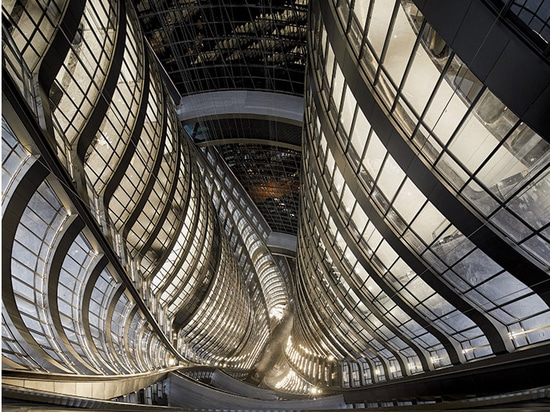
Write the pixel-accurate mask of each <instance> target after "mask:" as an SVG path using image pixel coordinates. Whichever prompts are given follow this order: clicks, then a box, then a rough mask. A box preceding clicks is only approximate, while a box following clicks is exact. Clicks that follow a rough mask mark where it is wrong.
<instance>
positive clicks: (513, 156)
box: [295, 1, 550, 386]
mask: <svg viewBox="0 0 550 412" xmlns="http://www.w3.org/2000/svg"><path fill="white" fill-rule="evenodd" d="M313 9H314V11H313V13H312V21H311V23H312V32H311V33H312V34H311V36H310V39H309V40H310V45H309V47H310V75H309V82H310V84H309V87H308V91H307V92H306V102H307V104H306V106H307V109H306V140H305V144H306V146H305V148H304V168H305V169H304V173H303V175H302V178H303V179H304V182H303V188H307V190H306V189H302V190H303V191H304V193H303V195H302V205H301V208H302V216H301V219H302V220H301V226H300V236H299V251H300V255H299V259H298V262H299V270H300V273H302V276H301V278H300V281H301V282H302V283H303V285H302V286H301V287H302V290H303V292H302V293H303V294H304V298H305V299H306V301H307V302H309V309H308V311H309V314H307V315H306V314H304V316H309V317H310V318H314V319H316V321H317V323H318V326H317V327H309V326H308V325H303V324H302V325H301V327H300V329H297V331H298V330H301V333H300V335H301V336H302V339H304V341H303V342H304V344H305V345H306V346H308V347H316V348H317V350H319V351H320V353H321V354H322V353H324V354H325V356H328V355H330V356H336V358H337V359H342V358H345V359H354V361H353V362H349V363H345V362H344V363H342V364H341V365H342V369H341V372H340V373H341V376H342V381H341V384H342V385H343V386H356V385H358V382H360V381H361V379H359V378H358V377H360V375H361V373H359V371H360V370H369V373H370V375H369V376H370V378H369V379H375V380H376V381H379V380H383V379H391V378H396V377H400V376H404V375H409V374H414V373H418V372H422V370H424V371H425V370H429V369H432V368H439V367H442V366H445V365H449V364H450V363H453V364H455V363H462V362H465V361H468V360H472V359H477V358H482V357H487V356H489V355H492V354H493V353H496V352H501V351H502V350H506V351H513V350H514V349H515V348H520V347H525V346H529V345H533V344H536V343H538V342H541V341H544V340H547V339H548V337H547V335H548V333H547V332H548V328H549V327H550V309H549V307H548V304H547V302H546V301H545V300H544V299H543V298H541V296H539V294H538V293H537V292H536V290H540V289H538V287H539V286H540V285H538V284H530V283H526V282H527V279H529V278H527V277H522V275H521V273H518V272H517V271H513V272H512V271H510V270H507V266H506V264H501V262H500V261H498V260H495V258H494V257H491V256H489V254H488V252H487V251H486V249H485V247H486V245H484V244H480V243H479V240H477V238H475V237H473V236H472V235H471V233H467V234H464V233H463V232H462V231H461V230H460V229H459V228H458V227H457V224H458V223H456V222H455V219H458V217H457V216H454V215H453V214H452V213H450V211H449V210H450V209H448V208H447V209H445V208H443V209H442V207H441V201H440V200H439V199H437V198H436V197H435V196H436V194H433V193H426V188H425V185H423V184H421V181H420V180H419V179H421V177H420V176H421V173H422V172H420V170H421V167H420V166H418V164H417V163H415V162H413V161H411V160H407V163H404V161H403V158H404V157H403V156H402V155H396V154H397V152H398V151H399V150H400V148H399V146H398V145H396V144H395V143H394V142H393V141H392V139H394V140H395V139H405V141H407V142H408V144H409V147H410V148H411V149H412V153H415V154H416V155H417V156H418V157H419V159H421V160H422V164H423V166H422V167H427V170H428V171H429V170H431V173H433V176H434V177H435V178H436V179H438V180H439V182H441V183H443V184H444V185H445V186H444V187H446V188H447V189H448V190H450V191H451V193H452V194H453V195H454V196H455V197H456V198H457V199H459V200H460V207H462V208H474V209H475V210H476V212H475V213H476V216H479V219H480V223H479V224H480V225H481V226H486V225H488V226H487V227H488V228H490V230H491V231H493V232H494V233H498V236H505V237H506V238H507V239H510V240H512V241H513V242H514V243H515V244H516V245H518V246H519V247H520V248H522V249H523V251H524V252H526V253H524V254H521V252H519V250H518V251H517V252H516V253H518V256H522V258H525V257H526V256H528V259H529V260H530V262H532V263H533V264H534V265H535V266H538V267H539V268H540V267H543V265H545V264H548V256H550V253H548V238H547V237H546V236H545V233H546V232H547V231H548V230H549V229H548V225H549V221H548V219H545V215H546V214H547V213H546V212H545V211H547V210H548V207H549V206H550V202H549V201H548V199H550V197H549V196H547V189H546V186H547V185H548V183H550V180H548V177H549V170H550V168H549V164H550V150H549V147H548V143H547V142H546V141H545V140H543V139H542V138H541V137H540V136H538V135H537V134H536V133H534V132H533V131H532V130H530V129H529V127H528V126H527V125H526V124H525V123H523V122H522V121H521V119H519V118H518V117H517V116H515V115H514V114H513V113H511V112H510V111H509V110H508V109H507V108H506V107H504V106H503V105H502V103H501V102H500V101H499V100H498V99H497V98H496V97H495V96H494V95H493V94H492V93H491V91H490V90H489V89H487V88H486V86H484V85H483V84H482V83H481V82H480V81H479V80H478V79H477V78H475V76H474V75H473V74H472V73H471V72H470V71H469V70H468V68H467V67H466V66H465V65H464V64H463V63H462V62H461V60H460V58H459V57H458V56H457V55H456V54H455V53H454V52H453V51H452V50H451V49H450V48H449V47H448V46H447V45H446V44H445V42H444V41H443V39H441V37H439V36H438V34H437V33H436V32H435V31H434V30H433V28H431V27H430V25H429V23H428V22H427V21H426V20H425V19H424V18H423V16H422V15H421V14H420V12H419V11H418V10H417V9H416V7H415V6H414V4H413V3H412V2H410V1H395V2H390V3H384V2H348V1H334V2H331V4H330V5H329V4H325V3H323V4H318V3H314V7H313ZM326 19H328V20H330V21H329V22H328V23H327V21H326ZM327 24H328V25H330V27H329V28H328V29H327V28H326V25H327ZM338 36H344V37H345V42H347V44H346V47H345V51H342V50H343V49H341V48H340V49H339V50H334V49H333V45H332V43H333V42H335V41H336V40H335V39H337V38H338ZM340 47H342V46H340ZM344 59H346V60H345V64H344ZM352 72H355V73H354V74H352ZM362 82H363V85H362V84H361V83H362ZM363 89H364V90H363ZM367 91H368V92H369V93H373V94H374V96H375V102H376V103H375V104H378V105H379V106H380V108H382V113H384V114H385V115H386V116H387V117H389V118H390V119H391V120H392V123H388V124H391V125H393V126H392V127H395V132H393V134H392V131H391V129H390V128H388V127H386V126H385V129H381V128H380V126H379V125H380V122H379V121H375V125H376V127H373V126H372V125H371V120H370V118H369V117H370V116H373V115H372V114H371V108H370V107H369V106H367V105H366V104H365V99H364V98H363V97H360V95H359V94H360V93H364V92H367ZM358 96H359V97H358ZM388 136H390V137H388ZM394 136H395V137H394ZM518 139H519V140H518ZM520 141H521V143H519V142H520ZM430 168H431V169H430ZM467 210H470V209H467ZM461 227H464V225H463V224H462V226H461ZM475 231H476V230H475V228H474V229H473V230H472V232H473V233H475ZM473 239H475V240H473ZM516 250H517V249H516ZM314 251H315V252H314ZM527 253H528V255H527ZM320 262H322V263H320ZM305 273H307V274H308V275H307V276H304V274H305ZM302 310H303V311H305V309H304V308H302ZM321 325H323V326H325V327H327V328H328V329H329V330H331V331H332V333H331V334H329V338H328V339H327V338H326V337H323V336H321V335H325V334H323V333H319V332H318V331H316V329H319V328H320V326H321ZM295 329H296V328H295ZM325 336H326V335H325ZM327 340H330V341H331V342H328V341H327ZM323 341H324V342H323ZM320 342H323V343H324V344H325V345H326V347H324V348H323V346H322V345H320V344H319V343H320ZM368 354H372V355H371V356H365V358H364V363H363V361H359V360H358V359H359V358H361V357H362V356H361V355H368ZM363 365H367V366H368V367H367V368H364V367H363ZM304 373H306V374H307V368H306V369H304ZM362 374H363V376H367V374H366V373H364V372H362ZM312 377H313V376H312ZM354 382H355V383H354Z"/></svg>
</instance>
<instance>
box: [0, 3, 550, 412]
mask: <svg viewBox="0 0 550 412" xmlns="http://www.w3.org/2000/svg"><path fill="white" fill-rule="evenodd" d="M153 3H155V2H147V1H139V2H137V3H136V9H134V4H132V3H131V2H125V1H120V2H115V1H104V0H93V1H90V2H86V3H82V2H66V1H42V2H32V1H31V2H6V3H5V4H3V6H2V10H3V21H5V24H4V25H3V51H4V53H3V74H4V76H5V79H4V80H3V113H2V211H3V215H2V226H3V227H2V230H3V232H2V237H3V240H2V242H3V255H2V301H3V308H2V343H3V349H2V355H3V369H4V370H5V371H7V372H8V374H9V375H10V376H19V375H18V374H21V373H23V372H24V373H28V374H31V375H32V376H36V377H39V378H38V379H42V380H44V381H47V380H49V379H50V376H51V375H52V374H55V375H56V376H57V375H60V376H63V377H64V378H63V379H66V378H67V376H71V377H94V379H107V378H108V379H117V378H119V377H120V378H121V379H126V378H128V379H136V377H139V378H141V377H148V378H149V379H151V380H155V381H156V380H158V378H157V375H159V374H162V373H164V372H165V371H168V370H174V369H175V368H176V367H178V368H189V369H187V372H186V374H187V376H198V377H199V379H200V376H207V377H209V379H212V377H213V376H214V372H213V370H215V369H223V370H224V371H225V372H226V373H228V374H229V375H231V376H233V377H234V378H235V379H239V380H242V381H245V382H247V383H249V384H253V385H256V386H258V387H269V388H271V389H272V390H273V391H274V393H273V396H275V397H276V399H278V400H282V399H289V398H293V397H296V396H298V397H303V396H308V397H311V398H318V397H323V396H325V392H326V393H331V394H334V393H337V394H340V395H341V396H342V399H343V400H342V402H344V401H345V402H346V403H348V404H349V405H352V404H355V405H356V406H361V405H363V406H365V405H367V406H395V405H396V404H397V403H396V402H399V405H409V404H412V403H413V402H414V403H418V402H423V400H421V399H424V400H425V399H426V398H424V397H423V396H424V395H422V394H418V396H417V394H416V393H413V394H410V393H409V392H410V389H408V388H409V387H408V386H407V385H409V384H411V382H412V385H415V384H418V382H427V381H428V380H430V379H436V380H438V379H439V378H441V382H438V383H437V384H441V385H442V386H441V387H443V386H444V384H445V383H449V382H451V383H452V384H453V385H454V383H455V382H457V381H455V379H462V378H461V373H466V372H464V371H474V372H475V373H478V372H479V371H482V372H483V371H489V372H487V374H488V375H489V376H491V374H492V376H493V377H495V379H496V378H498V376H497V374H498V373H500V372H502V373H503V374H504V375H505V376H507V377H509V375H511V374H512V373H513V372H506V370H508V369H507V368H508V367H510V368H511V366H509V364H511V363H513V362H519V365H520V367H523V366H525V367H527V370H528V371H532V370H534V369H535V368H536V366H533V365H534V364H535V363H536V362H535V361H534V360H533V359H537V358H536V356H539V355H538V354H539V352H546V358H544V359H548V355H547V354H548V351H547V348H548V345H549V342H548V340H549V339H550V307H549V305H550V281H549V278H548V267H549V265H550V219H549V218H548V215H550V146H549V145H550V143H549V141H550V140H549V139H550V138H549V136H548V135H547V134H546V132H547V131H546V130H545V129H544V122H532V115H531V114H529V113H527V114H525V113H519V112H517V111H516V110H515V109H516V108H517V107H518V106H517V105H515V104H510V101H509V98H508V97H507V95H506V93H503V91H502V90H500V89H499V87H498V86H495V85H494V84H493V83H491V81H490V80H487V79H488V77H487V76H484V75H483V73H482V70H480V69H479V67H478V66H479V65H478V64H477V63H478V62H479V60H483V58H484V56H476V55H474V56H473V57H472V56H468V55H464V53H463V51H462V49H460V51H459V49H457V50H454V48H455V44H456V45H457V47H459V46H460V44H459V42H455V39H448V38H447V39H445V38H444V37H445V36H444V35H443V33H440V32H438V31H437V30H436V29H435V27H436V26H437V27H440V22H438V21H436V20H437V18H438V15H437V13H434V12H433V10H431V9H429V7H428V5H426V4H422V5H421V4H420V3H421V2H416V1H413V0H393V1H383V2H382V1H374V0H372V1H368V0H365V1H362V0H361V1H358V0H355V1H354V0H330V1H320V0H314V1H311V3H310V4H309V5H308V4H307V3H306V2H305V1H292V2H284V4H283V3H281V4H279V3H276V2H267V3H265V5H264V3H263V2H260V3H261V4H254V5H252V4H249V3H248V2H235V3H233V2H229V3H228V2H223V1H217V2H210V3H209V2H202V1H187V2H181V4H178V5H172V6H170V7H169V6H168V5H167V4H165V3H164V2H157V3H155V4H153ZM230 3H231V4H230ZM245 3H246V4H245ZM271 3H273V4H271ZM427 3H429V2H427ZM245 6H246V7H245ZM307 7H309V12H307V11H306V10H307ZM476 7H477V6H476ZM483 7H485V8H486V9H487V10H488V13H494V12H495V11H496V12H497V13H498V14H499V16H498V19H497V20H496V21H497V23H498V24H497V23H495V25H494V26H495V27H498V30H501V29H502V27H505V28H507V30H509V33H508V34H509V36H510V39H512V40H513V42H512V40H510V42H511V43H513V44H516V43H515V42H516V41H521V42H522V43H521V45H522V47H524V48H525V49H526V50H530V51H531V52H533V53H534V55H536V56H537V58H540V61H541V65H543V64H546V65H547V63H548V62H547V61H546V60H545V59H547V57H548V47H547V46H545V44H543V43H541V39H542V40H543V41H545V39H547V38H548V24H547V22H548V15H547V8H546V7H545V6H544V5H543V4H542V3H541V2H538V3H537V2H530V3H529V4H527V3H525V4H521V2H519V1H509V2H506V3H504V2H499V1H496V0H494V1H492V2H486V3H484V5H483ZM308 13H309V14H308ZM306 18H307V26H306ZM511 26H513V27H512V28H510V27H511ZM527 28H528V29H527ZM460 30H462V31H464V30H466V29H465V28H461V29H460ZM491 30H492V29H491ZM502 30H504V29H502ZM531 31H535V32H536V33H537V35H538V37H539V39H538V40H536V39H534V38H533V33H532V32H531ZM499 33H501V32H499ZM493 34H494V33H493ZM306 41H307V45H306ZM459 48H460V47H459ZM479 50H481V49H479ZM479 50H478V51H479ZM159 60H160V63H162V64H164V66H161V64H159ZM306 60H307V70H306V69H305V66H306ZM472 61H473V62H474V63H472ZM304 71H305V72H304ZM548 73H549V76H548V77H549V79H550V69H549V70H548ZM304 74H305V76H304ZM168 76H170V78H171V81H173V82H174V84H175V86H176V88H177V89H178V90H179V91H178V92H175V91H174V87H173V86H174V84H172V83H171V82H170V79H169V78H168ZM304 79H305V82H304ZM533 81H534V82H535V81H539V80H536V79H535V80H533ZM542 83H543V81H541V89H542V91H541V96H543V97H544V96H545V94H544V93H546V92H545V90H546V89H547V90H550V85H547V84H546V83H545V84H542ZM548 83H550V81H548ZM545 85H546V86H545ZM545 87H546V89H545ZM231 89H245V90H250V91H256V92H257V91H260V90H261V91H262V92H265V91H269V92H271V94H273V93H286V94H290V95H294V96H293V97H296V96H302V91H304V89H305V92H304V93H303V97H304V108H305V112H304V118H303V124H302V125H297V124H296V122H297V121H296V119H294V120H292V119H290V117H289V118H288V119H282V120H281V119H280V118H277V119H274V118H271V117H270V115H269V114H267V115H266V114H265V113H263V114H262V115H259V116H257V117H256V114H257V113H256V114H255V112H254V111H250V113H248V112H245V111H244V110H243V111H242V112H238V114H237V115H235V116H234V117H232V116H230V115H227V113H229V111H228V112H227V113H225V112H224V113H225V114H224V115H221V116H220V117H219V118H217V117H216V116H212V117H209V116H210V115H209V116H206V117H205V118H201V117H200V116H199V117H197V118H195V117H190V118H189V119H187V120H189V123H187V124H185V127H184V125H183V124H182V123H181V122H180V119H179V118H178V111H177V110H176V109H177V107H178V104H179V103H180V102H179V101H177V100H178V98H179V96H178V93H181V94H182V95H184V97H185V95H188V94H199V93H203V92H207V91H225V90H231ZM269 94H270V93H266V95H269ZM258 96H259V95H256V97H255V98H258ZM541 99H543V98H541ZM222 100H223V99H222ZM197 101H199V100H197ZM220 101H221V100H220ZM229 101H231V100H230V99H228V100H226V101H225V102H229ZM504 101H506V102H508V103H506V104H505V103H504ZM537 104H539V105H540V101H536V102H534V103H533V106H536V105H537ZM512 106H513V107H512ZM180 108H181V106H180ZM243 113H244V114H243ZM266 113H267V111H266ZM541 125H542V126H541ZM300 131H301V132H300ZM269 139H271V141H269ZM273 233H276V234H283V233H284V234H285V235H291V236H290V237H291V238H293V236H296V238H297V245H298V246H297V249H296V251H295V255H290V254H289V255H285V254H282V255H278V254H277V253H280V249H283V248H284V246H285V245H282V246H281V245H275V246H272V244H270V246H268V239H272V237H271V235H272V234H273ZM285 239H287V238H285ZM277 246H279V247H280V249H277ZM270 248H272V249H270ZM276 250H277V251H276ZM291 256H292V257H291ZM294 256H295V258H294ZM537 351H538V352H537ZM533 353H535V354H536V356H535V355H532V354H533ZM507 356H508V357H507ZM501 359H505V361H502V362H504V363H505V364H506V365H507V368H502V364H501V363H499V362H501ZM510 359H512V360H510ZM521 362H524V363H521ZM547 363H548V361H547ZM514 365H516V364H515V363H514ZM514 367H516V366H514ZM520 367H518V369H520ZM468 368H470V369H468ZM498 368H502V370H499V369H498ZM266 370H267V371H268V372H266ZM509 370H512V369H509ZM520 370H521V369H520ZM495 371H500V372H495ZM476 376H477V375H476ZM434 377H435V378H434ZM424 379H426V381H424ZM506 379H508V378H506ZM509 380H510V379H509ZM517 380H518V382H515V385H516V386H511V387H510V388H512V389H514V390H516V389H517V390H519V389H521V388H523V386H521V385H534V384H532V383H531V382H533V381H528V382H527V381H526V382H527V383H523V382H521V379H520V378H518V379H517ZM403 382H405V383H403ZM536 382H537V384H540V383H541V382H542V383H546V384H548V382H543V379H542V378H541V379H540V380H537V381H536ZM151 383H153V382H152V381H151V382H150V383H148V384H151ZM379 383H383V385H377V384H379ZM26 384H27V385H30V384H28V383H26ZM394 385H395V386H394ZM421 385H424V383H422V384H421ZM421 385H420V386H421ZM469 385H470V386H469V387H467V388H466V389H464V391H467V392H465V393H461V394H460V396H462V397H468V396H470V395H471V394H472V393H477V392H475V390H476V389H477V388H473V387H472V384H471V383H469ZM483 385H490V383H485V382H483ZM454 386H456V387H457V388H459V389H461V390H462V386H461V385H459V384H457V385H454ZM143 387H144V386H141V387H139V388H136V389H143ZM372 387H374V390H376V389H377V388H380V387H384V388H390V389H389V390H390V391H391V390H394V391H395V393H399V399H400V400H399V401H395V402H394V401H390V400H388V402H385V401H382V400H379V401H372V402H367V401H366V400H367V399H381V398H378V397H375V395H372V398H369V396H370V395H368V394H367V392H366V391H368V390H370V388H372ZM532 387H533V386H529V389H531V388H532ZM21 388H23V389H25V390H34V389H36V388H33V387H31V386H28V387H25V386H24V385H23V386H22V387H21ZM155 388H156V387H155ZM507 388H508V386H507ZM136 389H134V391H135V390H136ZM256 389H258V388H256ZM325 389H328V390H325ZM415 389H416V390H419V387H416V388H415ZM512 389H509V390H512ZM119 390H120V391H123V390H125V388H119ZM151 390H152V389H151V387H149V389H148V391H149V392H151ZM402 390H403V391H404V392H402ZM405 390H406V391H405ZM498 390H501V389H498ZM502 390H504V389H502ZM361 391H365V392H361ZM407 391H409V392H407ZM487 393H490V391H489V390H487ZM77 395H79V396H83V397H89V396H88V395H87V393H85V392H80V393H78V394H77ZM123 395H126V393H123V392H119V393H116V394H115V393H113V394H112V395H110V396H109V398H108V399H121V398H120V397H121V396H123ZM429 395H430V396H432V397H437V396H439V394H438V393H430V394H429ZM376 396H378V395H376ZM384 396H388V395H387V393H384ZM416 396H417V397H416ZM457 396H459V395H457ZM149 397H150V396H149ZM252 398H254V397H252ZM344 398H345V399H344ZM391 398H392V399H393V398H395V397H391ZM254 399H255V398H254ZM355 401H357V402H355ZM236 409H238V408H236ZM271 409H274V410H275V409H284V408H278V407H273V408H271ZM288 409H292V408H290V407H289V408H288Z"/></svg>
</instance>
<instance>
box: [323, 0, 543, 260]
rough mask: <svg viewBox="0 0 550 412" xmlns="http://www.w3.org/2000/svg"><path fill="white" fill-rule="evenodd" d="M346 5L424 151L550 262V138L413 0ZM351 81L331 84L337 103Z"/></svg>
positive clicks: (395, 108)
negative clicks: (549, 195) (479, 73)
mask: <svg viewBox="0 0 550 412" xmlns="http://www.w3.org/2000/svg"><path fill="white" fill-rule="evenodd" d="M339 11H341V12H342V15H343V16H344V17H343V18H344V22H343V24H344V25H345V24H346V22H347V19H348V18H349V23H350V25H351V27H358V28H359V29H358V30H357V33H355V32H354V30H353V29H351V31H350V32H349V33H348V34H349V35H348V37H347V38H348V41H349V42H350V44H351V45H352V47H354V48H355V49H356V50H357V53H359V56H360V58H359V59H358V62H359V64H360V65H361V67H362V69H363V70H364V71H365V72H366V73H367V75H368V76H369V79H370V81H371V82H372V84H373V86H374V89H375V91H376V92H377V94H378V95H379V96H380V97H381V98H382V99H383V101H384V103H385V105H386V107H387V109H388V110H390V112H391V115H392V117H393V118H394V119H395V120H396V121H397V122H398V124H399V125H400V127H401V130H402V131H403V132H404V133H405V135H406V137H407V138H408V139H410V141H411V142H412V144H414V145H415V146H416V147H417V148H418V149H419V150H420V154H421V156H423V158H424V160H425V161H426V162H427V163H429V164H431V165H433V166H434V167H435V168H436V169H437V170H438V171H439V172H440V173H441V175H442V177H443V178H444V179H445V180H446V181H447V182H448V184H450V185H451V186H452V187H453V188H454V189H455V190H456V192H457V194H458V195H459V196H460V198H461V199H462V200H463V201H464V202H467V203H469V204H470V205H472V206H473V207H475V208H476V209H477V211H478V212H479V213H481V214H482V215H483V216H485V217H486V218H487V219H488V220H489V221H490V222H491V223H492V224H493V225H494V227H495V228H498V229H499V230H500V231H502V232H503V233H505V234H506V235H507V236H509V237H511V238H512V239H514V241H516V242H517V243H518V244H519V245H520V246H521V247H523V248H524V249H525V250H526V251H527V252H528V253H530V254H531V255H532V256H534V257H535V258H536V259H539V260H540V261H541V262H543V263H546V264H548V262H549V261H548V256H550V253H549V252H550V246H549V243H550V242H549V240H548V239H549V236H548V233H549V232H548V231H549V229H548V221H547V220H544V219H542V218H541V216H544V211H545V210H546V208H547V207H548V202H547V200H546V197H544V196H540V193H541V192H546V191H548V187H550V177H549V171H548V169H549V164H550V146H549V144H548V143H547V142H545V141H544V140H543V139H542V138H541V137H540V136H538V135H537V134H536V133H535V132H534V131H533V130H531V129H530V128H529V127H528V126H527V125H525V124H524V123H523V122H522V121H521V120H520V119H518V118H517V117H516V116H515V115H514V114H513V113H512V112H511V111H510V110H509V109H508V108H507V107H505V106H504V105H503V104H502V102H500V101H499V100H498V99H497V98H496V97H495V96H494V95H493V93H491V91H490V90H488V89H487V88H486V87H485V86H484V85H483V84H482V83H481V82H480V81H479V79H477V78H476V77H475V75H474V74H473V73H472V72H470V71H469V70H468V68H467V67H466V66H465V65H464V64H463V63H462V61H461V60H460V59H459V58H458V57H457V56H456V55H455V54H454V52H453V50H451V49H450V48H449V47H448V46H447V45H446V44H445V42H444V40H443V39H442V38H441V37H440V36H439V35H438V34H437V32H435V30H434V29H433V28H431V27H430V25H429V24H428V23H427V22H426V21H425V20H424V17H423V16H422V14H421V13H420V12H419V11H418V10H417V9H416V7H415V6H414V4H413V3H412V2H410V1H402V2H396V3H395V4H390V3H387V4H384V5H380V4H376V3H374V2H372V3H369V2H361V3H360V5H359V4H357V5H356V7H355V9H354V10H353V12H351V13H350V11H349V10H347V8H346V7H345V6H343V7H342V8H341V9H339ZM367 16H368V19H367ZM366 20H368V22H369V23H368V25H365V21H366ZM388 25H391V27H392V29H391V30H392V31H391V33H389V34H387V33H386V32H387V27H388ZM363 32H364V33H365V34H366V39H365V41H363ZM320 47H321V49H324V50H326V52H327V53H328V56H333V55H334V53H333V52H332V51H331V49H330V48H326V47H325V46H324V45H320ZM382 50H384V52H383V55H382ZM329 60H330V59H329ZM342 86H343V84H342V83H341V82H340V83H339V84H335V85H334V89H333V92H332V94H333V95H334V96H335V105H334V106H333V107H334V108H335V109H336V110H337V109H338V105H339V102H340V100H339V98H340V96H341V95H342V94H343V90H344V89H345V90H347V91H346V93H345V94H346V96H348V94H349V88H347V86H344V87H342ZM347 105H348V106H350V107H351V106H352V105H353V104H347ZM345 129H346V128H345V127H344V129H343V130H342V133H344V134H346V133H347V132H348V131H349V127H348V128H347V130H345ZM347 135H348V136H349V135H350V134H347ZM357 155H358V156H361V153H360V152H358V153H357Z"/></svg>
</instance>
